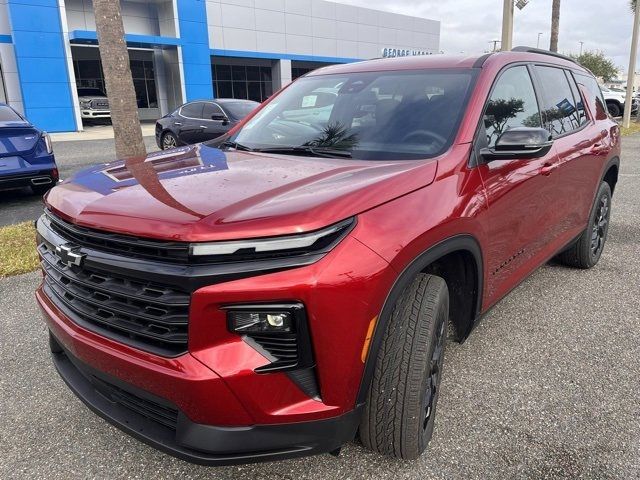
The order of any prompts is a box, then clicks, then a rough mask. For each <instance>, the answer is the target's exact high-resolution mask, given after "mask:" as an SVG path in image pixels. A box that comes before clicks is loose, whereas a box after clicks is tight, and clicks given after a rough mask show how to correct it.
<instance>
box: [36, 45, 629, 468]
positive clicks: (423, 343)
mask: <svg viewBox="0 0 640 480" xmlns="http://www.w3.org/2000/svg"><path fill="white" fill-rule="evenodd" d="M619 156H620V131H619V128H618V126H617V124H616V123H615V122H613V121H612V120H611V119H610V118H609V117H608V115H607V108H606V104H605V102H604V100H603V98H602V95H601V93H600V90H599V88H598V85H597V83H596V80H595V79H594V77H593V75H591V73H589V72H588V71H586V70H585V69H584V68H582V67H580V66H579V65H578V64H576V63H574V62H573V61H571V60H570V59H566V58H563V57H560V56H558V55H553V54H549V53H545V52H542V51H531V50H526V49H516V51H513V52H503V53H494V54H490V55H484V56H481V57H475V58H469V57H465V58H456V57H448V56H440V55H435V56H431V57H414V58H396V59H385V60H374V61H368V62H362V63H354V64H351V65H339V66H331V67H327V68H323V69H320V70H317V71H315V72H313V73H311V74H308V75H306V76H305V77H302V78H300V79H299V80H297V81H295V82H294V83H292V84H291V85H290V86H289V87H287V88H285V89H284V90H282V91H281V92H279V93H278V94H277V95H275V96H273V97H272V98H271V99H270V100H269V101H268V102H266V103H265V104H263V105H262V106H261V108H260V109H258V110H257V111H256V112H255V113H254V114H252V115H251V116H250V117H248V118H247V119H245V120H244V121H243V122H242V123H241V124H240V125H239V126H237V127H235V128H234V129H233V130H232V131H231V132H229V134H227V135H226V136H225V137H224V138H223V139H221V140H217V141H216V143H215V144H198V145H195V146H187V147H183V148H181V149H174V150H171V151H165V152H160V153H155V154H152V155H149V156H148V157H147V158H146V159H132V160H128V161H124V162H116V163H111V164H108V165H101V166H97V167H93V168H90V169H88V170H84V171H82V172H80V173H78V174H77V175H76V176H75V177H73V178H72V179H69V180H66V181H65V182H63V183H62V184H61V185H59V186H57V187H56V188H54V189H53V190H51V192H50V193H49V194H48V196H47V198H46V211H45V213H44V215H43V216H42V217H41V218H40V219H39V220H38V224H37V227H38V250H39V253H40V256H41V258H42V267H43V270H44V278H43V282H42V285H41V286H40V288H39V289H38V291H37V299H38V302H39V304H40V307H41V308H42V311H43V312H44V317H45V319H46V322H47V326H48V328H49V330H50V333H51V334H50V344H51V345H50V346H51V351H52V352H53V361H54V363H55V366H56V368H57V369H58V371H59V372H60V374H61V375H62V377H63V378H64V380H65V381H66V382H67V384H68V385H69V387H70V388H71V389H72V390H73V391H74V392H75V393H76V394H77V395H78V396H79V397H80V398H81V399H82V400H83V401H84V402H85V403H86V404H87V405H88V406H89V407H90V408H91V409H92V410H94V411H95V412H96V413H98V414H99V415H101V416H103V417H104V418H105V419H107V420H108V421H110V422H111V423H113V424H115V425H116V426H118V427H119V428H121V429H122V430H124V431H126V432H128V433H130V434H131V435H134V436H136V437H138V438H140V439H141V440H143V441H145V442H147V443H149V444H151V445H153V446H155V447H157V448H160V449H162V450H164V451H166V452H168V453H170V454H172V455H176V456H178V457H181V458H184V459H187V460H190V461H194V462H198V463H203V464H228V463H240V462H252V461H261V460H274V459H280V458H286V457H297V456H301V455H309V454H315V453H320V452H334V453H335V452H337V451H338V450H339V448H340V447H341V445H343V444H344V443H345V442H348V441H351V440H353V439H354V438H355V437H356V435H359V437H360V439H361V441H362V443H364V445H365V446H367V447H369V448H371V449H373V450H375V451H377V452H380V453H383V454H389V455H393V456H396V457H400V458H405V459H412V458H416V457H418V456H419V455H420V454H421V453H422V452H423V451H424V449H425V447H426V446H427V443H428V442H429V439H430V437H431V434H432V431H433V426H434V416H435V410H436V403H437V400H438V393H439V390H440V382H441V380H442V378H441V372H442V361H443V351H444V347H445V343H446V338H447V337H448V336H449V335H450V336H452V337H453V338H455V339H457V340H458V341H462V340H464V339H465V337H466V336H467V335H469V333H470V331H471V330H472V328H473V327H474V326H475V325H476V324H477V323H478V321H479V319H480V318H481V317H482V315H483V313H484V312H486V311H487V310H488V309H489V308H490V307H491V306H492V305H494V304H495V303H496V302H498V301H499V300H500V299H501V298H502V297H503V296H505V295H506V294H507V293H508V292H509V291H510V290H511V289H513V288H514V287H515V286H516V285H517V284H518V283H519V282H521V281H522V280H523V279H524V278H525V277H526V276H527V275H529V274H530V273H531V272H532V271H534V270H535V269H536V268H537V267H539V266H540V265H542V264H543V263H544V262H546V261H547V260H549V259H550V258H552V257H554V256H557V257H558V258H559V260H560V261H561V262H563V263H564V264H566V265H569V266H573V267H578V268H590V267H593V266H594V265H595V264H596V263H597V262H598V259H599V258H600V255H601V254H602V250H603V247H604V243H605V241H606V238H607V229H608V223H609V215H610V211H611V210H610V205H611V195H612V193H613V191H614V188H615V185H616V180H617V177H618V165H619ZM449 332H450V333H449ZM446 381H454V379H453V378H448V379H447V380H446Z"/></svg>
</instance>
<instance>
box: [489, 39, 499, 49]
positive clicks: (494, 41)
mask: <svg viewBox="0 0 640 480" xmlns="http://www.w3.org/2000/svg"><path fill="white" fill-rule="evenodd" d="M499 43H500V40H491V41H490V42H489V45H493V50H491V51H492V52H496V51H498V44H499Z"/></svg>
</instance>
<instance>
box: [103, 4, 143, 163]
mask: <svg viewBox="0 0 640 480" xmlns="http://www.w3.org/2000/svg"><path fill="white" fill-rule="evenodd" d="M93 9H94V12H95V16H96V30H97V32H98V43H99V45H100V59H101V60H102V68H103V70H104V81H105V86H106V90H107V97H109V108H110V109H111V121H112V123H113V132H114V136H115V141H116V156H117V157H118V158H132V157H145V156H146V155H147V150H146V148H145V145H144V141H143V139H142V129H141V128H140V120H139V118H138V104H137V101H136V92H135V90H134V88H133V79H132V77H131V66H130V64H129V52H128V51H127V44H126V42H125V39H124V25H123V24H122V14H121V12H120V2H119V1H114V0H93Z"/></svg>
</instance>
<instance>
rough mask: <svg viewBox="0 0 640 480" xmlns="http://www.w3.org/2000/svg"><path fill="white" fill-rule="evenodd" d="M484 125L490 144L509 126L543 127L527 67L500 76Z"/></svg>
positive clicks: (492, 94)
mask: <svg viewBox="0 0 640 480" xmlns="http://www.w3.org/2000/svg"><path fill="white" fill-rule="evenodd" d="M484 126H485V129H486V132H487V143H488V145H489V147H493V146H494V145H495V143H496V140H497V139H498V137H499V136H500V135H501V134H502V133H503V132H504V131H506V130H508V129H510V128H514V127H539V126H540V109H539V108H538V101H537V100H536V93H535V90H534V89H533V83H532V82H531V77H530V76H529V71H528V70H527V67H526V66H524V65H522V66H518V67H512V68H510V69H509V70H506V71H505V72H504V73H503V74H502V75H500V77H499V78H498V81H497V82H496V84H495V86H494V88H493V92H492V93H491V97H490V98H489V102H488V103H487V108H486V110H485V112H484Z"/></svg>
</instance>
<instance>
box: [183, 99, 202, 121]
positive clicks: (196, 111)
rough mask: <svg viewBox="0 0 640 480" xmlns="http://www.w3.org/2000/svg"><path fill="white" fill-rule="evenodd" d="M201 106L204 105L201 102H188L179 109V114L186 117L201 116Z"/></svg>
mask: <svg viewBox="0 0 640 480" xmlns="http://www.w3.org/2000/svg"><path fill="white" fill-rule="evenodd" d="M202 107H204V103H202V102H194V103H188V104H186V105H185V106H183V107H182V108H181V109H180V115H182V116H183V117H188V118H202Z"/></svg>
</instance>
